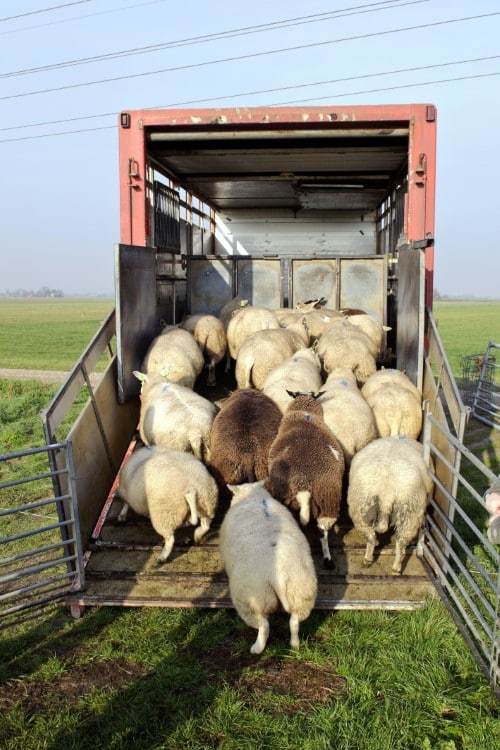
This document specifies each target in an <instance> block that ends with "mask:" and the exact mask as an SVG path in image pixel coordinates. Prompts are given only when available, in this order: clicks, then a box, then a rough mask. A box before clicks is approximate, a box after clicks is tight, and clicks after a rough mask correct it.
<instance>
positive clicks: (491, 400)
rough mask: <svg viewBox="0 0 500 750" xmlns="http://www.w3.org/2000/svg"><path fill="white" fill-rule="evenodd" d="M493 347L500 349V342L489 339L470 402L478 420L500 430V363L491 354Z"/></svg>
mask: <svg viewBox="0 0 500 750" xmlns="http://www.w3.org/2000/svg"><path fill="white" fill-rule="evenodd" d="M494 349H497V350H499V351H500V344H495V343H493V341H489V342H488V348H487V349H486V354H485V355H484V358H483V361H482V365H481V372H480V373H479V379H478V382H477V389H476V394H475V396H474V401H473V403H472V414H473V415H474V416H475V418H476V419H479V421H480V422H483V423H484V424H487V425H488V426H489V427H493V428H494V429H496V430H500V363H499V362H497V358H496V357H495V355H494V354H493V350H494Z"/></svg>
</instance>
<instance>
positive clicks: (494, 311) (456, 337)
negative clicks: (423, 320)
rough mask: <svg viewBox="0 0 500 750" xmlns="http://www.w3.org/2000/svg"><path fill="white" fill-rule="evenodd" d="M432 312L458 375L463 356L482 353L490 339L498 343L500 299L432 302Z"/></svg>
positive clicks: (499, 333) (456, 375) (454, 370)
mask: <svg viewBox="0 0 500 750" xmlns="http://www.w3.org/2000/svg"><path fill="white" fill-rule="evenodd" d="M433 314H434V318H435V319H436V321H437V324H438V329H439V333H440V336H441V339H442V341H443V344H444V347H445V350H446V353H447V356H448V359H449V362H450V365H451V369H452V370H453V373H454V375H455V377H457V378H459V377H460V376H461V373H462V358H463V357H467V356H469V355H472V354H484V353H485V352H486V348H487V346H488V342H489V341H493V342H494V343H496V344H500V301H465V302H435V303H434V308H433Z"/></svg>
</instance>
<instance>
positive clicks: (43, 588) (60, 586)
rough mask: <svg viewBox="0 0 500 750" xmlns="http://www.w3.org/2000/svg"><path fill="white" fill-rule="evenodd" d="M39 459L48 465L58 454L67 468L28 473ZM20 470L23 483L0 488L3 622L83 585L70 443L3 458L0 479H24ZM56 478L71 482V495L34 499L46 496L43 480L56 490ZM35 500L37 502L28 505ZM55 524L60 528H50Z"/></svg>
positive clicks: (0, 608) (0, 458) (14, 481)
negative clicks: (14, 474)
mask: <svg viewBox="0 0 500 750" xmlns="http://www.w3.org/2000/svg"><path fill="white" fill-rule="evenodd" d="M39 454H45V456H44V457H43V459H44V460H45V461H46V462H47V464H49V463H51V462H53V461H54V456H55V455H56V454H57V455H58V456H60V457H62V463H63V468H60V469H57V470H54V471H47V472H45V471H42V472H40V471H38V472H33V471H31V473H30V471H29V467H30V461H31V465H32V463H33V461H36V458H35V457H36V456H38V455H39ZM24 459H25V461H23V460H24ZM19 462H21V466H20V465H19ZM60 463H61V462H60ZM26 464H27V466H26ZM20 468H21V469H22V473H23V474H24V476H23V477H22V478H21V479H9V480H7V481H4V482H2V483H0V519H1V521H2V527H3V529H5V530H6V531H5V532H3V533H2V535H1V537H0V550H1V551H2V557H1V558H0V569H1V570H2V573H1V575H0V618H7V617H8V616H9V615H12V614H14V613H16V612H19V611H21V610H24V609H27V608H29V607H34V606H41V605H42V604H45V603H47V602H49V601H51V600H53V599H56V598H57V597H60V596H62V595H64V594H66V593H68V592H69V591H70V590H74V589H75V588H81V587H82V586H83V581H84V572H83V563H82V547H81V534H80V529H79V524H78V514H77V512H76V500H75V493H74V491H73V490H74V470H73V453H72V445H71V442H70V441H65V442H64V443H53V444H50V445H47V446H44V447H42V448H31V449H28V450H24V451H19V452H17V453H7V454H3V455H0V469H1V471H2V475H6V476H8V474H9V473H12V472H13V471H16V472H18V473H20V472H19V469H20ZM56 475H66V476H67V482H66V484H67V486H68V488H69V493H68V494H64V495H63V494H60V495H57V494H56V495H53V496H49V497H42V498H40V497H36V495H37V494H38V493H45V492H46V491H47V488H46V485H45V484H44V481H45V480H52V482H51V485H50V488H51V489H52V485H53V480H54V477H55V476H56ZM40 483H41V484H40ZM22 493H24V494H26V493H27V494H28V499H25V498H24V496H23V497H22V499H23V500H24V502H21V503H19V496H20V495H21V494H22ZM34 496H35V497H36V499H34V500H30V499H29V498H30V497H34ZM53 518H57V519H58V520H57V522H55V523H52V520H53ZM40 519H42V521H41V520H40ZM44 521H45V522H44ZM63 529H64V534H63ZM40 540H42V541H40Z"/></svg>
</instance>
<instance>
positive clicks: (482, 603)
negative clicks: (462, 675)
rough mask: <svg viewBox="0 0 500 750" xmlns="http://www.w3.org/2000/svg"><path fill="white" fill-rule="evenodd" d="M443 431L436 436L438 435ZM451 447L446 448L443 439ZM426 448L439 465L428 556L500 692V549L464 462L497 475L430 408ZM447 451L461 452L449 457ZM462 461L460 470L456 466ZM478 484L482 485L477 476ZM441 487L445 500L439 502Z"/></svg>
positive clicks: (489, 477) (487, 476)
mask: <svg viewBox="0 0 500 750" xmlns="http://www.w3.org/2000/svg"><path fill="white" fill-rule="evenodd" d="M436 434H439V435H440V438H439V439H438V440H437V439H436V438H435V437H433V435H436ZM443 440H444V441H446V443H447V444H448V446H449V450H448V451H446V452H444V451H443V450H442V448H441V444H442V441H443ZM423 444H424V450H425V453H426V455H428V456H429V457H430V458H431V459H432V461H433V462H434V464H435V466H436V467H437V469H436V471H435V473H434V475H433V476H434V482H435V486H436V492H435V493H434V497H433V498H431V501H430V505H429V509H428V513H427V516H426V528H425V539H424V546H423V552H424V559H425V561H426V564H427V566H428V569H429V575H430V577H431V580H433V582H434V585H435V586H436V589H437V590H438V592H439V593H440V595H441V597H442V599H443V601H444V602H445V604H446V606H447V607H448V609H449V611H450V613H451V615H452V617H453V619H454V621H455V623H456V625H457V627H458V628H459V630H460V632H461V634H462V636H463V637H464V639H465V641H466V643H467V644H468V646H469V648H470V649H471V651H472V653H473V654H474V656H475V658H476V660H477V662H478V664H479V666H480V667H481V668H482V670H483V672H484V674H485V675H486V677H487V678H488V680H489V682H490V685H491V686H492V688H493V690H494V691H495V692H497V693H500V664H499V656H500V619H499V616H500V554H499V551H498V548H495V545H493V544H491V543H490V541H489V540H488V538H487V537H486V536H485V534H484V531H483V529H484V528H485V527H486V519H487V515H488V514H487V512H486V509H485V503H484V499H483V497H482V496H481V495H480V494H479V492H478V491H477V489H476V488H475V487H473V486H472V485H471V484H470V482H468V481H467V479H465V476H464V474H465V470H464V466H466V465H467V463H469V465H470V466H471V467H472V468H473V469H474V471H475V472H476V476H477V472H479V473H480V474H483V480H484V486H486V487H488V486H490V485H491V484H492V483H493V481H494V480H495V475H494V474H493V472H492V471H490V470H489V469H488V468H487V467H486V466H485V465H484V464H483V463H482V462H481V461H480V460H479V459H477V458H476V457H475V456H474V454H472V453H471V452H470V451H469V450H468V449H467V448H466V447H465V446H464V444H463V443H462V442H461V441H460V440H458V439H457V438H455V437H454V436H453V435H452V434H451V433H450V432H448V430H447V429H446V427H445V426H444V425H443V424H442V423H441V422H440V421H439V420H438V419H436V417H435V415H433V414H432V413H431V412H430V411H429V412H427V413H426V415H425V419H424V437H423ZM446 453H449V454H451V455H453V454H455V453H459V454H460V458H459V460H458V461H450V460H449V458H448V456H447V455H446ZM457 465H461V467H462V468H461V471H458V469H457V468H456V467H457ZM440 466H444V467H445V469H446V471H445V472H444V475H445V476H446V475H447V474H452V475H453V476H454V479H455V480H456V482H455V483H456V485H458V492H457V493H456V497H455V495H454V493H453V492H450V491H449V489H448V487H447V486H446V484H445V483H444V482H443V481H441V479H440V475H442V474H443V470H442V469H440ZM474 484H475V485H476V487H477V486H479V485H480V482H479V481H477V480H475V482H474ZM438 492H439V493H440V494H441V495H442V496H443V497H444V498H446V503H442V502H437V500H436V498H437V497H438Z"/></svg>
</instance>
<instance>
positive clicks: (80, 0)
mask: <svg viewBox="0 0 500 750" xmlns="http://www.w3.org/2000/svg"><path fill="white" fill-rule="evenodd" d="M91 2H92V0H75V2H73V3H63V4H62V5H52V6H51V7H50V8H40V9H39V10H29V11H27V12H26V13H18V14H17V15H15V16H6V17H5V18H0V23H1V22H2V21H14V20H16V19H17V18H25V17H26V16H35V15H37V14H39V13H48V12H49V11H52V10H59V9H60V8H69V6H70V5H82V4H83V3H91Z"/></svg>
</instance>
